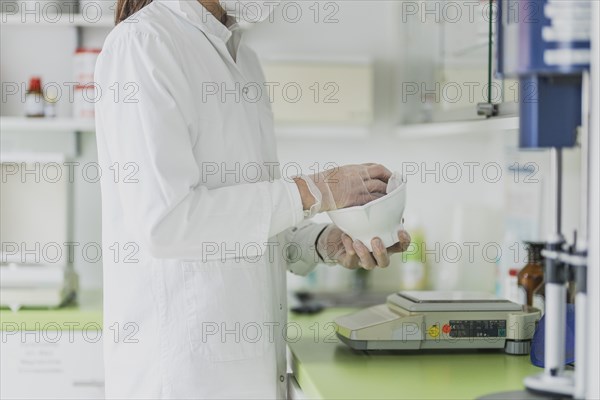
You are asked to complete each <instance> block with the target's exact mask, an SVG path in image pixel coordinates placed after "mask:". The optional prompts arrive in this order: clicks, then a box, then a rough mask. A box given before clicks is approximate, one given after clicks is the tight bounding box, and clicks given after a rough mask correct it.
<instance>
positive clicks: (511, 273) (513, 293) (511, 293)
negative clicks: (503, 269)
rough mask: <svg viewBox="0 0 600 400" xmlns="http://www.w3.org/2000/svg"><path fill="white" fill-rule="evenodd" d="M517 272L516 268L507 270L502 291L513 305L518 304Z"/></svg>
mask: <svg viewBox="0 0 600 400" xmlns="http://www.w3.org/2000/svg"><path fill="white" fill-rule="evenodd" d="M518 276H519V270H518V269H517V268H511V269H509V270H508V275H507V277H506V284H505V285H504V289H505V290H506V298H507V299H508V300H510V301H512V302H514V303H518V302H519V280H518Z"/></svg>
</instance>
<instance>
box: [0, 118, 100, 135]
mask: <svg viewBox="0 0 600 400" xmlns="http://www.w3.org/2000/svg"><path fill="white" fill-rule="evenodd" d="M0 130H2V133H3V134H4V133H6V132H42V133H43V132H94V131H95V125H94V120H90V119H75V118H25V117H0Z"/></svg>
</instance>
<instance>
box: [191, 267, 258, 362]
mask: <svg viewBox="0 0 600 400" xmlns="http://www.w3.org/2000/svg"><path fill="white" fill-rule="evenodd" d="M266 272H267V268H266V266H265V265H264V263H263V262H255V263H252V262H249V261H245V260H240V259H237V260H228V261H226V262H224V263H222V262H218V261H215V262H206V263H202V262H184V263H183V273H184V280H185V300H186V307H187V321H188V333H189V338H190V346H191V349H192V352H193V353H194V354H198V355H199V356H200V357H202V358H204V359H207V360H210V361H235V360H244V359H251V358H256V357H260V356H261V355H262V354H263V353H264V351H265V347H266V346H267V344H268V343H267V340H268V338H267V337H266V336H265V334H264V329H265V321H266V318H267V315H268V314H267V287H266V282H268V280H267V279H266V278H267V275H266Z"/></svg>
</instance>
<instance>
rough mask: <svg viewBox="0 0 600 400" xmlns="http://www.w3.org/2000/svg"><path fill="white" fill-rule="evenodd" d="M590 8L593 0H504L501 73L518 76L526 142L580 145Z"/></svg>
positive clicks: (522, 137)
mask: <svg viewBox="0 0 600 400" xmlns="http://www.w3.org/2000/svg"><path fill="white" fill-rule="evenodd" d="M590 13H591V3H590V1H582V0H571V1H565V0H500V1H499V7H498V16H497V17H498V21H500V23H499V24H498V25H497V27H498V28H497V42H496V43H497V44H498V46H497V52H498V54H497V57H496V60H497V72H498V73H499V74H500V75H501V76H502V77H509V78H518V79H519V99H520V145H521V147H523V148H543V147H557V148H562V147H572V146H574V145H575V141H576V128H577V127H578V126H579V125H580V124H581V76H582V72H583V71H584V70H586V69H589V65H590V57H591V50H590V30H591V29H590V18H589V15H590Z"/></svg>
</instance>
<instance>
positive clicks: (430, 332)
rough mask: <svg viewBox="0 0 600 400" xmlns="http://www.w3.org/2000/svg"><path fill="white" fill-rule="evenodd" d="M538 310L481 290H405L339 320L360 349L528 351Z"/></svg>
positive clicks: (344, 336)
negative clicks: (384, 301) (383, 302)
mask: <svg viewBox="0 0 600 400" xmlns="http://www.w3.org/2000/svg"><path fill="white" fill-rule="evenodd" d="M540 317H541V313H540V311H539V310H537V309H535V308H532V307H528V306H522V305H520V304H516V303H513V302H511V301H509V300H506V299H502V298H499V297H496V296H493V295H491V294H488V293H479V292H443V291H403V292H399V293H395V294H392V295H390V296H388V298H387V303H386V304H380V305H377V306H374V307H369V308H366V309H364V310H361V311H357V312H355V313H352V314H348V315H344V316H342V317H339V318H337V319H336V320H335V323H336V325H337V326H336V328H337V335H338V337H339V338H340V340H341V341H342V342H344V343H345V344H347V345H348V346H350V347H351V348H353V349H356V350H429V349H433V350H435V349H504V350H505V351H506V353H508V354H529V351H530V348H531V339H532V337H533V333H534V331H535V327H536V325H537V322H538V320H539V319H540Z"/></svg>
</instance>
